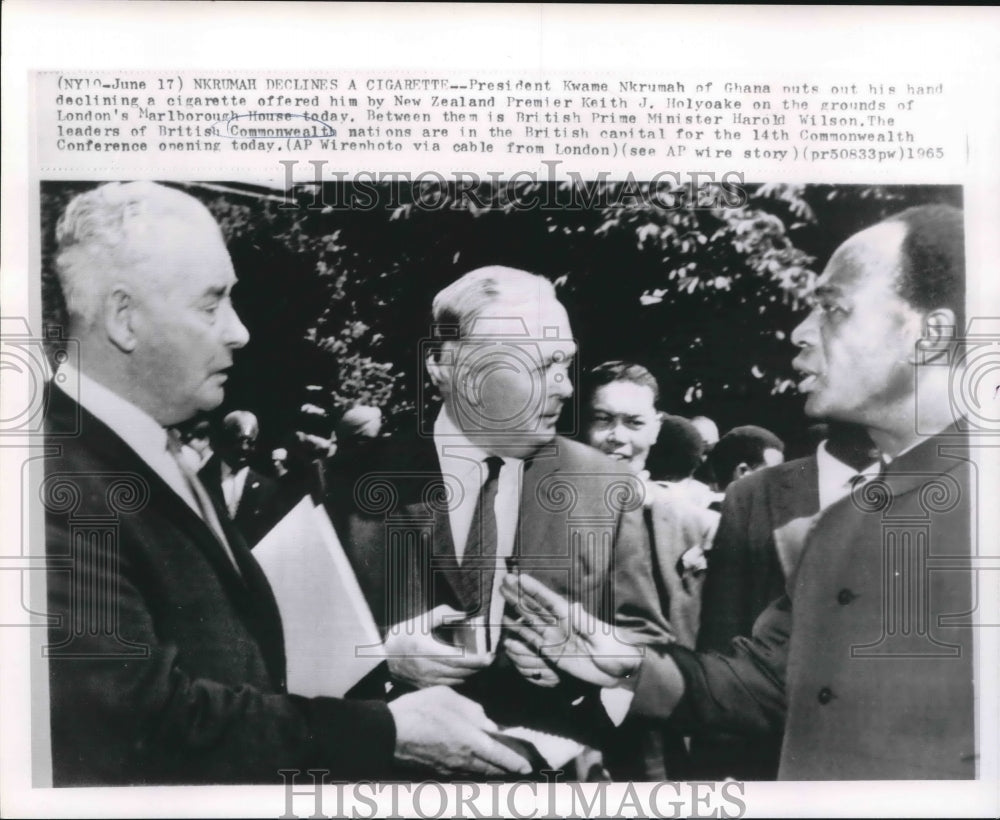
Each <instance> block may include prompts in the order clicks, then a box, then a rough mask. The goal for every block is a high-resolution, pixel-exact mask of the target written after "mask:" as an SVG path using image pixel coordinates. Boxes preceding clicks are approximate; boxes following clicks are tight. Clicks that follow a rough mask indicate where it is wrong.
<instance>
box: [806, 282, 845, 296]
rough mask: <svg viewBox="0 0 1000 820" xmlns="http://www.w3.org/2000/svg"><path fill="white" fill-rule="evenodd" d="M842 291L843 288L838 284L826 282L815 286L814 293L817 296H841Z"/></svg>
mask: <svg viewBox="0 0 1000 820" xmlns="http://www.w3.org/2000/svg"><path fill="white" fill-rule="evenodd" d="M840 293H841V290H840V288H838V287H837V286H836V285H830V284H825V285H819V286H818V287H816V288H813V292H812V295H813V296H814V297H817V298H822V297H824V296H839V295H840Z"/></svg>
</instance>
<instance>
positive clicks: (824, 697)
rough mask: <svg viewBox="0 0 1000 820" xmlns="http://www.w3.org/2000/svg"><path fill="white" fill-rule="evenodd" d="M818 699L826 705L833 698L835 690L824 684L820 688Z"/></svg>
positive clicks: (822, 704)
mask: <svg viewBox="0 0 1000 820" xmlns="http://www.w3.org/2000/svg"><path fill="white" fill-rule="evenodd" d="M816 700H818V701H819V702H820V705H821V706H826V705H827V704H828V703H829V702H830V701H831V700H833V690H832V689H828V688H827V687H826V686H824V687H823V688H822V689H820V690H819V694H818V695H817V696H816Z"/></svg>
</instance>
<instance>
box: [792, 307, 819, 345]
mask: <svg viewBox="0 0 1000 820" xmlns="http://www.w3.org/2000/svg"><path fill="white" fill-rule="evenodd" d="M818 313H819V311H818V310H815V309H814V310H811V311H809V315H808V316H806V318H805V319H803V320H802V321H801V322H799V324H798V325H797V326H796V328H795V330H793V331H792V344H793V345H795V346H796V347H808V346H811V345H814V344H816V339H817V338H818V336H819V331H818V328H817V324H816V322H817V319H816V316H817V314H818Z"/></svg>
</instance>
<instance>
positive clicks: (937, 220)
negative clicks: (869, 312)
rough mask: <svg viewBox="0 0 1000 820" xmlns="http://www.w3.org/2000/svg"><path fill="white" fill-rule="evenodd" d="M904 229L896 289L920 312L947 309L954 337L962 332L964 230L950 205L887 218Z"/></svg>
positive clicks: (921, 207) (958, 214)
mask: <svg viewBox="0 0 1000 820" xmlns="http://www.w3.org/2000/svg"><path fill="white" fill-rule="evenodd" d="M886 222H902V223H903V224H904V225H905V226H906V237H905V238H904V239H903V245H902V257H903V268H902V272H901V275H900V277H899V281H898V282H897V285H896V288H897V291H898V292H899V295H900V296H902V297H903V298H904V299H905V300H906V301H907V302H909V303H910V304H911V305H912V306H913V307H915V308H918V309H920V310H933V309H934V308H951V310H952V311H953V312H954V313H955V321H956V322H957V324H958V327H956V328H955V334H956V336H961V335H962V334H963V333H964V331H965V228H964V224H963V216H962V211H961V210H959V209H958V208H955V207H954V206H952V205H919V206H917V207H915V208H908V209H907V210H905V211H903V212H902V213H898V214H896V215H895V216H891V217H889V218H888V219H887V220H886Z"/></svg>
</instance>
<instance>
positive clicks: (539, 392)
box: [442, 298, 576, 457]
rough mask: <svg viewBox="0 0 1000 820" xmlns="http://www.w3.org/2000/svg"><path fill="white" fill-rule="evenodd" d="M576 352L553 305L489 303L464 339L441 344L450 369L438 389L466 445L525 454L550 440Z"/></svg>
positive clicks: (567, 328) (566, 326)
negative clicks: (474, 443) (446, 382)
mask: <svg viewBox="0 0 1000 820" xmlns="http://www.w3.org/2000/svg"><path fill="white" fill-rule="evenodd" d="M575 354H576V344H575V343H574V342H573V337H572V331H571V330H570V326H569V317H568V316H567V315H566V310H565V308H563V306H562V305H561V304H560V303H559V302H558V301H556V300H555V299H552V298H544V299H542V300H541V301H525V302H522V303H516V304H511V303H504V304H495V305H491V306H489V307H488V308H486V309H485V310H484V311H483V312H482V314H480V315H479V316H478V317H477V319H476V321H475V323H474V325H473V328H472V330H471V332H470V334H469V335H468V336H467V337H466V338H464V339H462V340H461V341H459V342H448V343H446V344H445V345H444V346H443V349H442V357H443V358H442V361H445V362H449V363H451V364H452V365H453V366H451V367H450V368H448V376H447V377H446V378H449V379H450V384H449V386H448V388H447V389H446V390H444V391H443V392H444V395H445V401H446V404H447V406H448V412H449V415H451V417H452V420H453V421H454V422H455V423H456V424H457V425H458V427H459V429H461V430H462V431H463V432H464V433H465V434H466V435H467V436H469V438H470V439H472V440H474V441H478V442H479V443H480V444H487V445H488V443H489V442H492V443H495V444H499V445H502V447H503V451H502V452H500V453H499V454H501V455H510V456H515V457H523V456H526V455H528V454H530V453H531V452H533V451H534V450H535V449H537V448H538V447H539V446H541V445H542V444H545V443H546V442H548V441H551V440H552V439H553V438H554V437H555V434H556V422H557V421H558V420H559V416H560V414H561V412H562V406H563V403H564V402H565V401H566V400H567V399H568V398H569V397H570V396H572V395H573V386H572V384H571V383H570V377H569V371H570V365H571V363H572V360H573V356H574V355H575Z"/></svg>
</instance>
